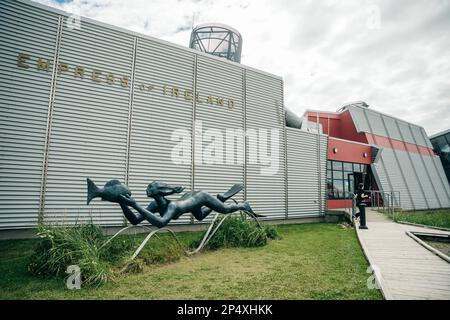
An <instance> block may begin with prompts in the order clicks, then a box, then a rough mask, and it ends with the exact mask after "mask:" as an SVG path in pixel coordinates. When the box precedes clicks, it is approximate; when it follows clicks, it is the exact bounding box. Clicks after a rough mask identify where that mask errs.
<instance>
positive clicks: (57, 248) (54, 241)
mask: <svg viewBox="0 0 450 320" xmlns="http://www.w3.org/2000/svg"><path fill="white" fill-rule="evenodd" d="M38 236H39V237H40V241H39V243H38V245H37V247H36V249H35V251H34V253H33V254H32V256H31V258H30V263H29V266H28V269H29V270H30V271H31V272H32V273H33V274H36V275H42V276H62V275H65V273H66V270H67V267H68V266H70V265H78V266H79V267H80V270H81V277H82V280H83V284H85V285H98V284H101V283H105V282H107V281H108V280H109V279H111V278H112V275H113V273H112V271H111V269H110V267H109V264H108V263H107V262H105V261H103V260H102V259H101V253H100V251H99V247H100V245H101V244H102V243H103V241H104V239H105V238H104V236H103V233H102V230H101V229H100V227H98V226H95V225H94V224H92V223H90V224H82V225H75V226H73V227H68V226H57V225H44V224H42V225H40V226H39V232H38Z"/></svg>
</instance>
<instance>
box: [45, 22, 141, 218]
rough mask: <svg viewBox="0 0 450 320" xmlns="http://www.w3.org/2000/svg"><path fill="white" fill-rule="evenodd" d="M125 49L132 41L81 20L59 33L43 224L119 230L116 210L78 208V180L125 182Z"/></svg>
mask: <svg viewBox="0 0 450 320" xmlns="http://www.w3.org/2000/svg"><path fill="white" fill-rule="evenodd" d="M66 19H67V18H65V20H66ZM133 48H134V38H133V37H132V36H130V35H127V34H123V33H121V32H117V31H114V30H109V29H106V28H104V27H101V26H97V25H94V24H91V23H89V22H86V21H82V27H81V29H69V28H67V27H66V26H65V27H64V28H63V31H62V36H61V45H60V51H59V62H60V65H64V64H66V65H67V66H68V70H66V71H61V72H60V73H59V75H58V78H57V81H56V95H55V102H54V107H53V118H52V126H51V138H50V143H49V155H48V172H47V183H46V193H45V218H44V220H45V221H48V222H49V221H60V220H61V219H62V220H64V221H63V222H64V223H74V222H76V221H80V220H86V219H91V218H92V219H93V221H94V222H95V223H97V224H102V225H117V224H121V223H123V221H124V220H123V215H122V214H121V211H120V210H118V207H117V205H116V204H113V203H109V202H100V200H98V199H96V200H94V201H93V205H89V206H87V205H86V177H90V178H92V179H93V180H94V181H95V182H96V183H98V184H99V185H101V186H102V185H103V184H104V183H105V182H106V181H108V180H110V179H118V180H120V181H124V180H125V176H126V159H127V130H128V118H129V105H130V90H131V85H130V81H128V85H126V86H124V85H123V83H122V79H123V77H126V78H127V79H131V73H132V65H133V50H134V49H133ZM62 70H63V69H62ZM108 77H109V78H108Z"/></svg>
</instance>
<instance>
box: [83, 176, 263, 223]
mask: <svg viewBox="0 0 450 320" xmlns="http://www.w3.org/2000/svg"><path fill="white" fill-rule="evenodd" d="M87 186H88V195H87V204H89V203H90V201H91V200H92V199H93V198H95V197H101V198H102V200H106V201H110V202H115V203H118V204H119V205H120V207H121V208H122V212H123V214H124V215H125V217H126V218H127V219H128V221H129V222H130V223H131V224H133V225H137V224H139V223H140V222H142V221H143V220H147V221H148V222H150V224H152V225H154V226H156V227H158V228H163V227H164V226H166V225H167V224H168V223H169V222H170V221H171V220H172V219H178V218H179V217H180V216H181V215H183V214H185V213H192V215H193V216H194V217H195V218H196V219H197V220H200V221H201V220H203V219H205V218H206V217H207V216H208V215H209V214H210V213H211V212H212V211H216V212H219V213H223V214H229V213H232V212H236V211H244V212H246V213H248V214H250V215H251V216H253V217H258V216H259V215H257V214H255V213H254V212H253V210H252V208H251V206H250V204H249V203H248V202H247V201H244V202H241V203H237V202H234V203H225V202H226V201H227V200H228V199H230V198H231V197H232V196H234V195H235V194H237V193H238V192H239V191H241V190H242V186H241V185H239V184H235V185H233V186H232V187H231V188H230V189H229V190H228V191H227V192H225V193H224V194H222V195H221V194H218V195H217V196H216V197H214V196H212V195H211V194H209V193H208V192H205V191H191V192H186V193H185V194H183V195H182V196H181V197H180V198H179V199H177V200H169V199H167V198H166V196H169V195H172V194H178V193H181V192H182V191H183V190H184V188H183V187H181V186H170V185H168V184H166V183H163V182H159V181H153V182H152V183H150V184H149V185H148V187H147V190H146V192H147V196H148V197H150V198H153V199H154V201H152V202H150V204H149V205H148V206H147V208H143V207H141V206H140V205H139V204H138V203H137V202H136V200H134V199H133V198H132V197H131V191H130V190H129V188H128V187H127V186H125V185H124V184H122V183H121V182H120V181H118V180H111V181H108V182H107V183H106V184H105V187H104V188H98V187H97V186H96V185H95V183H94V182H93V181H92V180H91V179H89V178H87ZM131 208H133V209H135V210H136V211H137V212H136V213H135V212H133V211H132V210H131ZM156 213H159V216H158V215H156Z"/></svg>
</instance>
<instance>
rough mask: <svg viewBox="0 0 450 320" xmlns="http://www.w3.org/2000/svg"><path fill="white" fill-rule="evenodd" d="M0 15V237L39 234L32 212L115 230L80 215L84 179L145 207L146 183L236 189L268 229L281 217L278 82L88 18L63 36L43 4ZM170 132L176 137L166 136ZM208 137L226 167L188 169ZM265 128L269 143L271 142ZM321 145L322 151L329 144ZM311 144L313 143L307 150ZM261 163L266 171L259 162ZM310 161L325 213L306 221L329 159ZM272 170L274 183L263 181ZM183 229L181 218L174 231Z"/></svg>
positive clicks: (105, 211)
mask: <svg viewBox="0 0 450 320" xmlns="http://www.w3.org/2000/svg"><path fill="white" fill-rule="evenodd" d="M0 6H1V8H2V11H1V13H0V14H1V15H2V20H1V21H0V28H1V33H2V39H3V40H4V42H3V48H4V50H2V53H1V55H0V57H1V60H0V63H1V65H2V66H3V67H4V70H5V71H4V72H2V74H1V75H0V76H1V77H2V82H1V87H0V90H1V92H2V95H1V99H2V105H1V107H2V111H3V115H4V117H2V119H1V121H2V122H1V130H2V131H3V135H2V138H1V147H2V158H1V160H0V161H1V168H0V170H2V171H1V172H2V175H1V181H0V182H1V184H0V186H1V190H2V191H3V192H2V196H1V197H2V198H1V201H2V208H1V209H0V210H1V215H0V228H15V227H16V228H27V227H34V226H36V225H37V223H38V219H39V208H40V206H41V207H42V209H43V212H44V215H43V216H42V217H43V219H44V221H46V222H62V223H76V222H77V221H85V220H88V219H91V218H92V219H93V221H94V222H95V223H97V224H101V225H105V226H106V225H123V224H124V223H125V219H124V217H123V215H122V213H121V211H120V209H119V207H118V206H117V205H115V204H112V203H108V202H101V201H100V200H99V199H96V200H93V202H92V205H90V206H87V205H86V204H85V201H86V180H85V179H86V177H90V178H92V179H93V180H94V181H95V182H96V183H97V184H98V185H99V186H102V185H103V184H104V183H105V182H106V181H108V180H109V179H113V178H115V179H119V180H120V181H124V182H125V183H128V184H129V186H130V188H131V190H132V192H133V196H134V197H135V198H136V199H137V200H138V201H139V202H140V203H141V204H143V205H144V204H146V203H147V202H148V201H149V199H148V198H146V196H145V188H146V186H147V184H148V183H149V182H151V181H153V180H162V181H165V182H168V183H170V184H181V185H183V186H185V187H186V191H189V190H191V189H192V188H195V190H198V189H204V190H206V191H208V192H211V193H213V194H215V193H219V192H224V191H226V190H227V189H228V188H229V187H230V186H231V185H232V184H234V183H241V184H244V188H245V190H244V192H242V193H240V194H239V195H237V196H236V197H235V199H236V200H238V201H242V200H244V198H245V197H246V198H247V200H248V201H250V202H251V204H252V205H253V207H254V208H255V211H257V212H258V213H261V214H265V215H266V216H267V218H268V219H269V218H275V219H281V218H282V219H284V218H286V217H287V200H288V199H287V195H286V193H287V187H288V181H287V176H286V164H287V159H286V157H285V155H286V152H287V150H286V145H285V141H286V140H285V139H286V138H285V136H286V132H285V131H284V130H285V127H284V113H283V83H282V80H281V79H280V78H278V77H274V76H271V75H269V74H266V73H264V72H259V71H257V70H254V69H251V68H247V67H245V66H241V65H238V64H234V63H230V62H227V61H225V60H220V59H217V58H212V57H209V56H206V55H205V54H201V53H196V52H193V51H192V50H189V49H183V48H181V47H178V46H175V45H171V44H167V43H164V42H162V41H158V40H153V39H151V38H148V37H144V36H142V37H141V36H139V35H137V34H133V33H130V32H124V31H122V30H120V29H118V28H114V27H108V26H106V25H103V24H101V23H97V22H94V21H92V20H89V19H82V20H81V25H80V26H81V28H77V26H75V28H69V27H68V25H67V19H68V18H67V16H66V15H65V14H64V13H62V12H59V11H57V10H53V9H51V10H46V9H44V7H43V6H41V5H36V4H31V3H27V2H22V1H20V2H18V1H2V2H1V3H0ZM24 18H25V19H24ZM58 23H59V24H58ZM36 30H39V32H37V31H36ZM17 39H20V42H18V41H17ZM22 51H24V53H27V54H29V55H30V58H29V60H26V62H27V63H28V64H29V67H28V68H20V67H18V66H17V54H18V53H21V52H22ZM39 58H41V59H45V60H49V64H48V66H49V69H48V71H43V70H36V68H37V67H36V65H37V61H38V59H39ZM27 59H28V58H27ZM41 66H42V61H41ZM52 81H53V83H54V84H53V85H52ZM18 88H20V89H18ZM195 92H197V93H198V94H199V96H198V97H196V95H195ZM209 97H210V98H209ZM30 102H32V104H30ZM50 120H51V121H50ZM193 120H196V121H197V122H200V121H201V122H202V129H203V133H204V134H205V133H206V141H203V146H201V145H200V144H199V142H198V141H192V137H193V123H194V122H193ZM227 128H229V129H234V130H236V129H238V130H241V132H242V134H241V136H240V138H241V141H240V142H236V141H234V142H236V143H234V144H228V147H230V146H231V148H234V151H235V156H236V158H233V159H232V160H233V161H234V163H233V164H231V163H226V161H227V160H230V159H229V158H228V159H227V155H229V154H228V152H229V150H228V149H226V148H227V142H228V137H227V136H226V133H227V132H226V129H227ZM175 129H181V130H184V131H178V134H177V135H176V136H172V134H173V132H174V130H175ZM208 129H219V130H220V133H221V134H222V135H223V136H222V138H223V141H220V143H219V144H218V145H219V146H221V147H222V148H224V149H223V156H224V159H225V163H216V164H205V163H204V162H202V161H201V160H203V159H202V158H201V157H200V158H199V159H200V160H198V161H196V158H195V157H194V158H193V155H196V156H197V157H198V156H200V155H204V154H205V153H208V152H209V151H210V150H211V149H210V148H209V149H208V147H210V146H211V143H210V141H208V140H207V139H208V137H207V134H208V132H207V130H208ZM249 129H253V130H255V132H256V134H257V138H258V140H257V149H256V151H255V150H253V149H252V148H251V146H250V145H251V143H252V141H250V140H251V139H249V138H248V137H247V139H245V137H244V135H243V131H244V130H249ZM261 129H262V130H261ZM271 129H275V131H274V132H275V133H276V138H277V139H276V140H277V141H272V138H273V137H271V133H272V132H271ZM264 130H266V131H264ZM209 133H211V132H209ZM234 134H238V135H239V131H238V132H234ZM299 134H300V135H301V133H299ZM306 135H311V134H309V133H306ZM47 136H49V140H48V143H46V137H47ZM182 136H184V139H182ZM305 137H306V136H305ZM305 137H304V138H305ZM314 137H316V136H314ZM203 138H205V136H203ZM232 138H234V139H237V138H236V137H232ZM320 139H321V142H320V145H324V144H325V145H326V140H324V139H326V137H325V136H322V137H320ZM181 140H183V143H181V142H180V141H181ZM266 140H267V142H265V141H266ZM258 143H261V145H258ZM273 143H275V144H274V146H275V147H276V149H275V151H276V152H275V154H276V155H277V157H276V158H275V159H273V158H271V156H274V154H271V150H270V147H271V146H272V144H273ZM318 143H319V141H318V140H317V139H316V138H314V139H313V141H312V145H313V146H316V147H317V145H318ZM294 144H295V142H294ZM176 145H178V146H179V147H180V146H181V145H182V146H183V148H179V149H183V151H185V152H184V153H183V157H182V158H181V159H180V158H178V159H174V158H173V157H172V152H173V151H174V147H175V146H176ZM233 145H234V147H233ZM46 146H47V148H46ZM265 146H267V147H268V149H267V150H263V149H264V147H265ZM198 148H201V149H198ZM194 149H195V150H194ZM321 149H322V148H321ZM305 151H307V150H301V152H302V154H303V152H305ZM260 152H261V153H262V154H266V155H268V156H269V158H270V159H271V160H275V163H264V158H261V154H260ZM310 152H311V153H310V156H311V157H313V158H314V159H316V160H315V161H316V163H317V164H318V165H319V166H320V165H321V167H323V168H321V170H322V171H321V174H322V181H321V183H320V184H318V188H319V187H322V188H321V192H319V190H318V192H317V193H316V194H315V198H317V197H318V194H322V195H323V197H322V202H321V203H320V202H319V204H320V205H319V206H318V207H317V205H316V206H314V207H311V208H310V209H308V210H307V214H308V215H309V214H311V215H315V214H317V213H319V211H320V210H321V208H324V207H325V203H324V200H323V199H324V196H325V187H326V184H325V179H326V176H325V164H326V148H324V150H323V152H322V153H320V152H318V149H317V148H315V149H313V150H310ZM45 155H47V157H45ZM255 155H256V163H255V162H252V161H253V159H254V156H255ZM305 157H307V156H306V153H305ZM177 161H178V162H177ZM179 161H184V162H182V163H180V162H179ZM294 162H295V161H294ZM292 165H293V166H294V164H292ZM270 167H272V169H274V168H276V170H275V172H273V171H270V170H269V171H264V170H267V169H269V168H270ZM316 169H317V168H316ZM44 172H45V173H46V174H44ZM314 174H316V175H317V171H315V172H314ZM316 180H317V177H316ZM295 183H299V182H295ZM295 183H294V185H295ZM301 183H304V181H301ZM41 189H42V190H41ZM40 196H42V201H41V202H40ZM293 201H294V202H293V203H292V204H291V205H290V208H291V209H292V210H293V212H294V214H293V215H294V216H301V215H303V213H305V212H306V211H304V208H305V204H304V203H303V202H302V201H299V200H298V199H295V197H294V199H293ZM305 201H306V202H310V199H309V197H307V198H305ZM317 201H318V200H317ZM297 206H298V207H299V208H300V209H299V208H297ZM306 207H307V206H306ZM190 222H191V218H190V216H189V215H186V216H183V217H182V218H181V219H180V220H178V221H176V222H175V223H190Z"/></svg>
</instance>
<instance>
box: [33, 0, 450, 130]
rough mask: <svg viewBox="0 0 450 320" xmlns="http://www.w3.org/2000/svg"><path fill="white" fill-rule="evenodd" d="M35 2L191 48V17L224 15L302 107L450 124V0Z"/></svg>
mask: <svg viewBox="0 0 450 320" xmlns="http://www.w3.org/2000/svg"><path fill="white" fill-rule="evenodd" d="M37 1H38V2H41V3H44V4H47V5H51V6H54V7H58V8H60V9H63V10H66V11H69V12H75V13H77V12H79V13H81V15H83V16H87V17H89V18H92V19H96V20H100V21H103V22H106V23H110V24H113V25H116V26H120V27H123V28H126V29H130V30H133V31H137V32H141V33H145V34H148V35H151V36H154V37H157V38H161V39H164V40H167V41H171V42H174V43H177V44H180V45H184V46H187V45H188V42H189V36H190V28H191V26H192V23H193V22H194V24H199V23H203V22H210V21H214V22H222V23H225V24H228V25H231V26H233V27H235V28H236V29H238V30H239V31H240V32H241V34H242V35H243V38H244V47H243V55H242V62H243V63H244V64H246V65H249V66H252V67H255V68H258V69H261V70H265V71H268V72H271V73H274V74H277V75H280V76H282V77H283V78H284V80H285V103H286V105H287V106H288V107H290V108H291V109H293V110H295V111H296V112H297V113H299V114H302V113H303V112H304V110H305V108H306V107H309V108H314V109H320V110H328V111H330V110H331V111H334V110H336V109H337V108H338V107H339V106H341V105H342V104H343V103H345V102H347V101H352V100H364V101H366V102H367V103H368V104H369V105H371V106H372V107H373V108H374V109H377V110H379V111H382V112H386V113H388V114H392V115H395V116H398V117H400V118H403V119H405V120H407V121H411V122H413V123H416V124H419V125H422V126H424V127H425V129H426V131H427V133H428V134H433V133H435V132H438V131H441V130H445V129H448V128H449V127H450V125H449V123H450V59H449V58H448V52H450V36H449V34H450V33H449V32H448V30H450V1H448V0H433V1H429V0H407V1H406V0H397V1H389V0H323V1H319V0H303V1H300V0H280V1H270V0H253V1H250V0H248V1H246V0H240V1H237V0H232V1H213V0H186V1H183V0H152V1H148V0H132V1H130V0H129V1H127V0H73V1H70V2H65V3H59V2H58V1H56V0H37ZM193 17H194V18H195V19H194V21H193Z"/></svg>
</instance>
